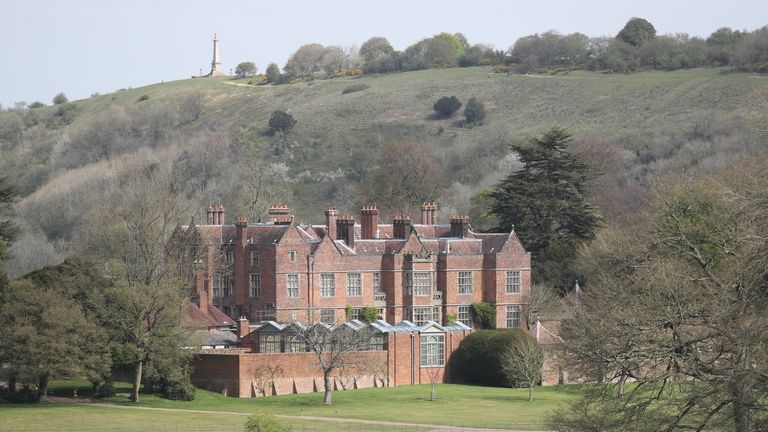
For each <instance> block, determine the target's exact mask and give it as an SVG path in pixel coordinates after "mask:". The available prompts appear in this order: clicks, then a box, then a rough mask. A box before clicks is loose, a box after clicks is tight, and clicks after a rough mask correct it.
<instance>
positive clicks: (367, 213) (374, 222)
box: [360, 205, 379, 240]
mask: <svg viewBox="0 0 768 432" xmlns="http://www.w3.org/2000/svg"><path fill="white" fill-rule="evenodd" d="M360 219H361V221H360V225H361V227H360V238H362V239H366V240H370V239H375V238H376V231H378V230H379V209H377V208H376V206H373V205H367V206H363V208H362V209H360Z"/></svg>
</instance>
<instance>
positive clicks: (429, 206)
mask: <svg viewBox="0 0 768 432" xmlns="http://www.w3.org/2000/svg"><path fill="white" fill-rule="evenodd" d="M436 223H437V204H435V203H434V201H427V202H425V203H424V204H422V205H421V224H422V225H435V224H436Z"/></svg>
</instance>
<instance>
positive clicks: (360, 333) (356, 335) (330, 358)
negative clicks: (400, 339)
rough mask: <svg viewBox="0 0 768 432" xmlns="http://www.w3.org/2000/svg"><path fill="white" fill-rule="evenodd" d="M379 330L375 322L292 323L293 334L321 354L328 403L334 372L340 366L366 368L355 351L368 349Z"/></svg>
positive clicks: (327, 401) (329, 401)
mask: <svg viewBox="0 0 768 432" xmlns="http://www.w3.org/2000/svg"><path fill="white" fill-rule="evenodd" d="M375 334H376V333H375V330H374V328H373V327H371V326H365V327H362V328H352V327H350V326H349V325H344V324H342V325H334V326H330V325H327V324H323V323H316V324H310V325H307V326H304V325H301V324H300V323H294V324H292V325H291V327H290V335H291V337H293V338H295V339H296V340H298V341H300V342H303V343H304V344H306V346H307V348H308V350H309V352H311V353H314V354H315V357H316V358H317V364H318V366H319V368H320V370H321V371H322V373H323V386H324V389H325V396H324V398H323V403H324V404H325V405H330V404H331V402H332V401H331V394H332V391H333V385H332V384H331V374H332V373H333V372H334V371H338V370H345V369H353V368H355V369H356V368H364V367H365V364H364V363H363V361H364V360H360V359H359V358H358V357H357V356H355V353H356V352H358V351H364V350H366V349H367V348H368V346H369V344H370V341H371V338H372V337H374V335H375Z"/></svg>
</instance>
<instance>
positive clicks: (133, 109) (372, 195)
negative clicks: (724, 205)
mask: <svg viewBox="0 0 768 432" xmlns="http://www.w3.org/2000/svg"><path fill="white" fill-rule="evenodd" d="M353 85H356V86H357V85H359V87H363V88H364V89H363V90H359V91H354V92H348V93H346V94H344V90H345V89H347V88H348V87H350V86H353ZM366 86H367V88H365V87H366ZM451 95H455V96H456V97H458V98H459V99H460V100H461V101H462V102H463V103H466V101H467V100H468V99H469V98H471V97H475V98H477V99H478V100H480V101H481V102H482V103H483V104H484V105H485V108H486V110H487V112H488V115H487V121H486V123H485V124H484V125H482V126H479V127H474V128H466V127H462V126H461V121H460V120H461V117H460V115H459V114H460V113H459V114H457V115H455V116H454V117H453V118H451V119H435V118H434V117H433V110H432V105H433V104H434V102H435V101H436V100H437V99H438V98H440V97H442V96H451ZM766 109H768V77H766V76H764V75H756V74H746V73H724V70H721V69H717V68H707V69H688V70H680V71H674V72H642V73H636V74H627V75H625V74H601V73H595V72H587V71H577V72H571V73H568V74H562V75H515V74H512V75H507V74H499V73H494V71H493V70H492V68H489V67H472V68H450V69H431V70H424V71H417V72H406V73H399V74H385V75H379V76H361V77H348V78H335V79H328V80H317V81H310V82H299V83H294V84H284V85H249V84H248V83H247V80H246V79H243V80H238V79H231V78H228V77H222V78H197V79H188V80H180V81H173V82H165V83H160V84H153V85H149V86H146V87H142V88H135V89H126V90H121V91H118V92H115V93H112V94H106V95H99V96H94V97H91V98H89V99H85V100H80V101H75V102H70V103H68V104H63V105H56V106H51V107H44V108H36V109H32V110H27V111H23V112H4V113H2V114H0V148H2V157H1V158H0V169H2V171H3V172H6V173H10V174H11V175H12V177H13V178H14V180H15V181H16V183H17V184H18V188H19V192H20V193H21V198H20V200H19V202H18V205H17V209H18V213H19V221H20V222H21V224H22V229H23V230H24V234H23V237H22V238H21V239H19V241H17V243H16V245H15V246H14V250H13V252H14V254H15V257H16V258H15V259H14V260H11V261H9V263H8V268H9V270H10V273H11V274H12V275H18V274H20V273H23V272H25V271H28V270H30V269H32V268H34V267H36V266H38V265H41V264H45V263H47V262H49V261H51V260H55V259H56V258H57V257H58V255H59V254H60V253H61V251H62V250H64V249H65V248H66V245H67V244H68V243H69V242H70V241H71V240H72V239H73V238H75V237H76V234H77V232H78V231H79V230H80V229H82V227H83V224H85V223H87V222H88V220H89V217H90V215H91V213H92V211H94V209H96V208H97V207H99V205H101V204H104V203H108V202H109V200H110V198H109V197H110V196H113V195H114V194H119V193H120V190H121V189H123V188H126V187H130V185H131V179H132V178H135V177H136V176H137V175H141V173H142V172H144V171H145V170H147V169H154V168H155V167H158V166H167V167H170V168H171V169H173V170H174V173H175V175H176V176H177V178H178V180H179V187H180V188H183V189H184V191H185V194H186V196H187V197H188V200H189V213H190V214H197V215H198V220H200V218H199V216H200V215H201V214H204V210H203V208H204V206H205V205H207V204H208V203H209V202H212V201H215V202H219V201H220V202H223V203H225V204H226V206H227V210H228V217H229V218H233V217H234V216H236V215H240V214H242V215H247V216H248V217H249V218H250V219H252V220H256V219H258V218H259V217H262V216H263V212H264V209H265V208H266V206H268V204H269V203H270V202H286V203H288V204H290V205H291V207H292V209H293V211H294V213H295V214H296V216H297V219H298V220H300V221H308V222H317V221H319V219H320V218H321V217H322V209H323V208H324V207H325V206H327V205H328V204H335V205H336V206H337V207H338V208H339V209H340V210H342V211H346V212H349V213H352V214H355V213H357V209H358V208H359V206H360V205H361V204H363V203H366V202H377V203H378V204H380V205H381V206H382V207H385V208H386V207H387V205H388V204H389V203H387V202H382V201H381V200H377V198H378V197H377V195H376V193H377V191H379V190H380V186H381V185H385V184H386V183H387V182H388V181H389V180H390V178H389V177H387V174H392V173H387V172H386V170H385V169H379V166H380V165H382V161H383V159H384V158H386V157H392V155H386V154H384V153H385V152H386V151H391V148H392V147H387V146H385V144H386V143H389V142H391V141H395V140H405V141H406V142H407V143H406V145H404V146H400V147H397V148H398V149H400V150H399V153H398V154H396V155H395V156H397V157H396V158H395V159H398V160H403V161H408V160H415V161H418V163H415V164H412V165H411V166H410V167H408V168H409V169H413V170H414V171H419V170H421V169H422V168H424V169H426V170H427V171H428V172H430V173H431V174H430V175H429V179H427V180H428V181H427V183H428V184H429V185H430V190H429V194H428V196H427V197H428V198H436V199H437V200H438V201H439V203H440V204H441V207H442V210H441V213H440V214H441V217H447V216H449V215H450V213H453V212H462V213H466V212H469V211H473V212H477V209H470V197H471V196H473V195H474V194H475V193H477V192H479V191H481V190H483V189H485V188H487V187H489V186H491V185H493V184H494V183H495V182H497V181H498V180H499V179H500V178H501V177H503V176H504V175H505V174H507V173H508V172H509V170H510V169H512V168H513V167H514V164H515V157H514V155H511V154H510V152H509V148H508V144H509V143H511V142H517V141H521V140H524V139H526V137H529V136H536V135H539V134H541V133H542V132H544V131H545V130H548V129H550V128H552V127H554V126H559V127H562V128H565V129H566V130H567V131H568V132H570V133H571V134H572V135H573V138H574V140H575V147H576V148H577V149H578V150H579V151H582V152H584V154H585V157H586V158H587V159H588V160H589V161H590V162H591V163H593V164H594V165H595V166H596V167H597V168H598V169H599V170H600V171H601V172H602V173H603V174H604V175H603V177H602V178H601V179H599V180H598V181H597V183H596V185H595V190H596V193H597V195H598V196H597V197H596V200H597V202H598V204H599V205H600V206H601V207H602V208H603V211H604V212H605V213H606V214H607V216H608V217H609V220H611V221H614V222H621V221H622V220H625V219H626V218H628V217H630V216H631V215H632V214H633V213H635V212H637V211H639V210H640V209H641V208H642V205H643V194H644V190H645V189H647V186H648V185H649V184H651V183H652V182H653V181H654V179H657V178H660V177H663V176H664V175H667V174H669V173H674V172H681V171H685V172H692V173H693V172H698V171H701V170H704V171H707V170H713V169H717V168H719V167H721V166H722V165H723V164H725V163H726V162H727V161H728V160H731V159H735V158H738V157H741V156H743V155H744V154H747V153H749V152H752V151H755V150H757V149H758V148H760V147H761V146H763V143H764V138H765V134H764V132H761V131H764V130H765V129H766V125H765V114H764V113H765V112H766ZM274 110H284V111H287V112H289V113H291V115H293V116H294V118H295V119H296V120H297V123H296V126H295V127H294V128H293V130H291V131H290V132H289V133H288V134H285V135H280V134H277V135H272V134H270V133H268V130H267V121H268V119H269V116H270V115H271V113H272V112H273V111H274ZM387 148H389V149H390V150H387ZM403 149H406V150H403ZM392 210H394V209H392ZM479 223H480V222H478V224H479Z"/></svg>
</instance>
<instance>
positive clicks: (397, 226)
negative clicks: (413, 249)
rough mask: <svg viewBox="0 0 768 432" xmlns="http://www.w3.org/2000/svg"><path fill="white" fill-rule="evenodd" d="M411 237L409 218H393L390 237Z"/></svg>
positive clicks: (401, 216)
mask: <svg viewBox="0 0 768 432" xmlns="http://www.w3.org/2000/svg"><path fill="white" fill-rule="evenodd" d="M409 235H411V217H410V216H406V215H400V216H395V219H394V220H392V237H393V238H400V239H404V238H407V237H408V236H409Z"/></svg>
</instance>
